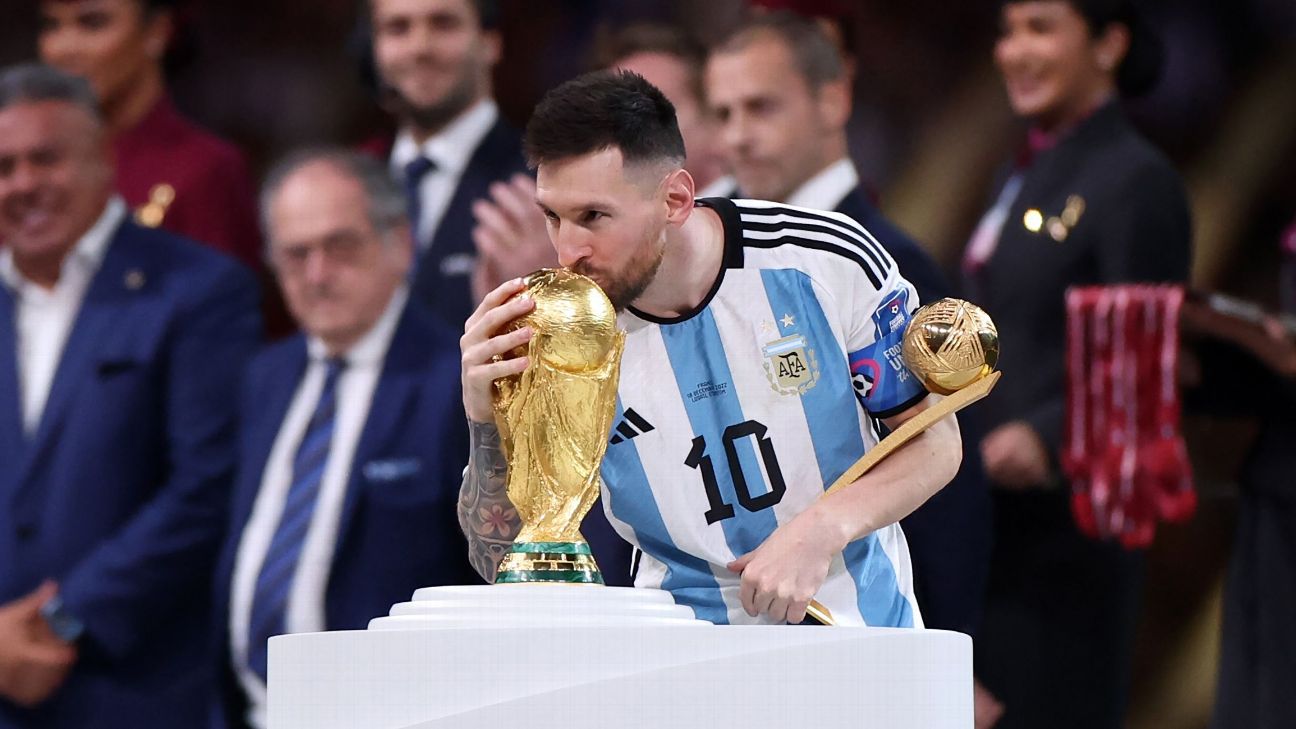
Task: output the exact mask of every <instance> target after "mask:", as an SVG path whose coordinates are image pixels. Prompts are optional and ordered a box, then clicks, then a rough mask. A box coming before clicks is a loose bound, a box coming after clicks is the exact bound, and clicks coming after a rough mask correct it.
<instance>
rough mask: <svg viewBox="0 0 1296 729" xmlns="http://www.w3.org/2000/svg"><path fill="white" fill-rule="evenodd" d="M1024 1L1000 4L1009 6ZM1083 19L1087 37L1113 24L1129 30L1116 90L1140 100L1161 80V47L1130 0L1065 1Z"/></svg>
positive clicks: (1008, 1) (1150, 27)
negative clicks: (1087, 28) (1127, 43)
mask: <svg viewBox="0 0 1296 729" xmlns="http://www.w3.org/2000/svg"><path fill="white" fill-rule="evenodd" d="M1027 1H1028V0H1000V3H1001V5H1012V4H1014V3H1019V2H1027ZM1065 2H1066V3H1067V4H1068V5H1070V6H1071V7H1072V8H1073V9H1075V11H1076V13H1077V14H1078V15H1079V16H1080V17H1081V18H1084V21H1085V25H1087V26H1089V33H1090V35H1098V34H1099V33H1102V32H1103V31H1105V30H1107V27H1108V26H1110V25H1112V24H1113V23H1119V24H1121V25H1124V26H1125V27H1126V28H1128V29H1129V34H1130V44H1129V50H1128V51H1126V52H1125V57H1124V58H1122V59H1121V63H1120V66H1119V67H1117V69H1116V87H1117V88H1118V89H1119V90H1120V92H1121V94H1122V95H1124V96H1141V95H1143V94H1146V93H1147V92H1149V91H1151V90H1152V88H1153V87H1154V86H1156V84H1157V82H1158V81H1160V80H1161V69H1162V67H1163V66H1164V65H1165V46H1164V45H1162V43H1161V38H1160V36H1158V35H1157V33H1156V31H1155V30H1153V28H1152V26H1151V25H1150V24H1149V23H1148V21H1147V19H1146V18H1145V17H1144V15H1143V13H1141V12H1139V8H1138V7H1137V6H1136V5H1135V3H1134V1H1133V0H1065Z"/></svg>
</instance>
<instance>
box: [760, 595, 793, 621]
mask: <svg viewBox="0 0 1296 729" xmlns="http://www.w3.org/2000/svg"><path fill="white" fill-rule="evenodd" d="M765 614H766V615H768V616H769V617H770V620H773V621H774V622H776V623H780V622H783V621H784V620H787V614H788V601H787V598H782V597H775V598H774V599H773V600H770V604H769V608H768V609H766V610H765Z"/></svg>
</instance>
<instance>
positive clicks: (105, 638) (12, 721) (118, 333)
mask: <svg viewBox="0 0 1296 729" xmlns="http://www.w3.org/2000/svg"><path fill="white" fill-rule="evenodd" d="M112 185H113V167H112V152H111V142H110V140H109V133H108V130H107V129H106V127H105V123H104V121H103V120H102V119H101V118H100V116H99V113H98V107H97V104H96V100H95V97H94V95H93V93H92V91H91V89H90V86H89V85H87V84H86V83H85V82H84V81H83V80H81V79H78V78H76V77H73V76H69V75H66V74H64V73H62V72H60V71H56V70H54V69H52V68H49V67H46V66H35V65H28V66H18V67H14V68H10V69H8V70H5V71H3V72H0V236H2V237H3V238H4V240H5V247H4V248H3V249H0V463H2V464H4V466H3V468H0V503H3V504H4V508H3V509H0V727H5V728H6V729H9V728H17V727H32V728H34V727H41V728H42V729H62V728H65V727H66V728H67V729H72V728H73V727H90V726H93V727H109V728H111V727H121V728H122V729H126V728H127V727H130V728H132V729H140V728H141V727H176V726H198V725H199V724H201V723H202V722H203V721H204V719H205V715H206V712H205V710H204V707H203V703H204V697H205V696H207V695H208V692H209V691H210V686H211V683H212V677H213V672H212V670H211V667H212V665H213V660H212V658H211V655H210V651H209V649H208V646H209V642H208V640H207V632H208V626H209V618H210V614H209V610H208V604H209V603H208V600H207V599H206V597H205V595H206V590H205V589H204V588H205V586H206V584H207V583H208V579H209V578H207V577H204V575H207V574H209V573H210V570H211V569H212V567H213V565H214V563H215V559H216V552H217V549H218V547H219V542H220V536H221V532H222V530H223V528H224V523H225V516H226V511H227V498H228V497H227V494H228V492H227V487H228V479H229V477H230V474H231V472H232V467H233V437H232V435H233V426H234V407H233V402H234V393H235V389H234V383H235V381H236V378H234V377H232V376H231V373H235V372H238V371H240V370H241V369H242V367H243V366H244V364H245V363H246V361H247V358H248V357H249V356H250V355H251V352H252V349H253V347H254V346H255V343H256V340H257V337H258V334H259V331H260V321H259V319H258V316H257V313H256V312H257V300H256V287H255V283H254V281H253V280H252V276H251V275H250V274H249V273H248V272H247V271H246V270H245V269H244V268H243V267H242V266H240V265H238V264H236V263H234V262H233V261H232V260H230V259H227V258H226V257H225V256H222V255H220V254H217V253H215V252H213V251H211V250H208V249H206V248H202V247H199V246H197V245H195V244H192V243H190V242H188V241H185V240H183V239H180V238H177V237H175V236H173V235H171V234H169V233H163V232H161V231H157V230H151V229H148V228H145V227H141V226H139V225H137V224H135V223H134V222H132V221H131V220H130V219H129V215H128V211H127V208H126V204H125V203H124V202H123V201H122V199H121V198H120V197H119V196H117V195H116V194H114V192H113V187H112Z"/></svg>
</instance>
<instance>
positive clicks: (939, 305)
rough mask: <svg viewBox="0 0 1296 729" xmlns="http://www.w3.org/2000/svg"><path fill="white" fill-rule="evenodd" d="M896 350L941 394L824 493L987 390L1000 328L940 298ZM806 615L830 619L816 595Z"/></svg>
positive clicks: (972, 309)
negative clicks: (939, 398)
mask: <svg viewBox="0 0 1296 729" xmlns="http://www.w3.org/2000/svg"><path fill="white" fill-rule="evenodd" d="M900 354H901V356H902V357H903V358H904V362H905V366H906V367H908V368H909V371H910V372H911V373H912V374H913V375H914V376H915V377H917V378H918V379H919V380H920V381H921V382H922V383H923V385H924V386H925V387H926V388H927V390H928V391H929V392H934V393H936V394H938V395H945V396H946V397H945V398H943V399H942V400H940V401H939V402H937V403H935V404H934V405H932V406H931V407H929V408H927V409H926V410H924V411H922V412H920V413H918V414H917V415H915V416H914V417H912V418H910V419H909V420H906V421H905V422H904V423H903V424H901V425H900V427H898V428H896V429H895V430H894V431H892V432H891V433H890V434H888V435H887V437H885V438H883V439H882V440H881V442H879V443H878V444H877V445H875V446H873V447H872V448H870V449H869V450H868V452H867V453H865V454H864V457H863V458H861V459H859V460H858V461H856V462H855V464H854V465H852V466H851V467H850V468H848V469H846V472H845V473H843V474H842V475H841V476H838V477H837V480H836V481H834V482H833V484H832V485H831V486H829V487H828V488H827V489H826V490H825V491H824V495H827V494H831V493H832V492H834V491H836V490H838V489H840V488H843V487H845V486H847V485H848V484H852V483H854V482H855V481H856V480H858V479H859V477H860V476H863V475H864V474H865V473H868V471H869V470H870V469H872V468H873V467H874V466H876V465H877V464H879V463H881V462H882V460H883V459H885V458H886V457H887V456H889V455H891V454H892V453H894V452H895V450H896V449H897V448H899V447H900V446H902V445H904V444H905V443H908V442H909V441H911V440H913V439H914V437H915V436H917V435H918V434H920V433H922V432H923V431H925V430H927V429H928V428H930V427H931V426H932V425H933V424H935V423H936V421H938V420H940V419H941V418H943V417H945V416H947V415H951V414H953V413H956V412H958V411H959V410H962V409H963V408H965V407H967V406H968V405H971V404H972V403H974V402H977V401H978V400H981V399H982V398H984V397H985V396H986V395H989V394H990V391H991V390H993V389H994V386H995V384H996V383H998V382H999V377H1000V376H1001V375H1002V373H1000V372H995V371H994V368H995V365H996V364H998V362H999V332H998V330H996V329H995V325H994V322H993V321H991V320H990V315H989V314H986V313H985V311H983V310H982V309H981V308H980V307H979V306H977V305H975V304H972V303H970V302H967V301H963V300H962V299H939V300H937V301H934V302H932V303H930V304H928V305H926V306H924V307H922V308H920V309H918V311H916V312H914V315H913V319H911V320H910V321H909V325H908V326H907V327H906V328H905V333H904V340H903V342H902V343H901V345H900ZM806 616H807V617H809V618H811V619H813V620H815V621H817V622H819V623H822V624H824V625H832V624H833V623H834V621H833V617H832V613H831V612H829V610H828V608H826V607H824V606H823V605H822V604H821V603H819V602H818V601H815V600H811V601H810V606H809V607H808V608H807V609H806Z"/></svg>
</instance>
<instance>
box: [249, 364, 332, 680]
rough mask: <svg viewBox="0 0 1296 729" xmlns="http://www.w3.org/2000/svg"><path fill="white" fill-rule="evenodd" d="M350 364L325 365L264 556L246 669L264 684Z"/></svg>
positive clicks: (309, 520)
mask: <svg viewBox="0 0 1296 729" xmlns="http://www.w3.org/2000/svg"><path fill="white" fill-rule="evenodd" d="M345 366H346V362H345V361H344V360H342V359H340V358H336V359H330V360H328V362H327V363H326V367H327V369H326V370H325V375H324V387H323V389H321V390H320V396H319V401H318V402H317V403H316V404H315V412H314V413H313V414H312V415H311V419H310V421H309V422H308V423H307V425H306V433H305V434H304V435H303V436H302V439H301V443H300V444H299V445H298V446H297V455H296V456H295V457H294V458H293V468H292V483H291V485H289V487H288V496H287V498H286V499H285V500H284V507H283V513H282V514H281V515H280V516H279V525H278V526H277V527H275V532H274V536H273V537H272V538H271V540H270V548H269V549H267V550H266V555H265V561H263V562H262V563H261V573H260V574H259V575H258V576H257V582H256V589H255V591H254V592H253V593H252V617H251V620H250V621H249V623H248V667H249V668H251V669H252V671H253V672H254V673H256V674H257V675H258V676H260V677H261V679H262V680H265V678H266V657H267V646H266V641H268V640H269V639H270V637H271V636H274V635H280V634H282V633H284V632H285V626H284V619H285V615H286V612H287V611H286V608H287V606H288V595H289V593H291V591H292V584H293V579H294V578H295V577H296V574H297V563H298V559H299V558H300V557H301V552H302V546H303V544H304V543H305V541H306V533H307V531H308V528H309V527H310V523H311V516H312V515H313V514H314V513H315V503H316V501H317V500H318V499H317V497H318V496H319V489H320V481H321V480H322V479H323V477H324V467H325V465H326V464H327V463H328V456H329V445H330V444H331V441H332V440H333V422H334V420H335V416H336V415H337V381H338V376H339V375H340V374H341V373H342V370H343V369H344V368H345Z"/></svg>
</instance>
